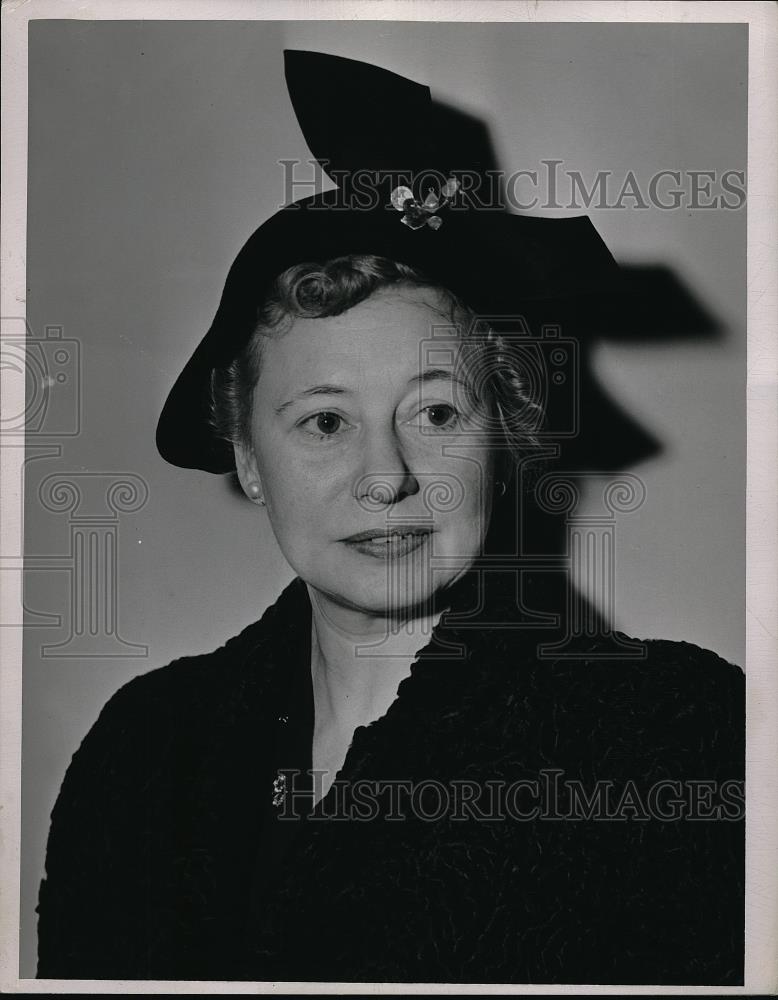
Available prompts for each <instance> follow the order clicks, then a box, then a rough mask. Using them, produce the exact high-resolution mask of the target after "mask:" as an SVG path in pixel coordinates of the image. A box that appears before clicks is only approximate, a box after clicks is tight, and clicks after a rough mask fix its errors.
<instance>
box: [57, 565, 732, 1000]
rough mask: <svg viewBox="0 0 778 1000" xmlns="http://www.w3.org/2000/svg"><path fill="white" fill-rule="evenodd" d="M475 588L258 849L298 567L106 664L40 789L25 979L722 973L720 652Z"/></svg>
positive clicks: (727, 911)
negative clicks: (304, 805) (317, 790)
mask: <svg viewBox="0 0 778 1000" xmlns="http://www.w3.org/2000/svg"><path fill="white" fill-rule="evenodd" d="M463 592H465V593H466V588H465V590H464V591H463ZM473 594H474V592H471V593H470V598H472V597H473ZM478 603H479V602H475V603H474V604H473V606H472V608H471V613H470V615H469V616H468V617H466V618H462V617H460V619H459V621H458V623H455V622H454V621H453V620H451V619H447V618H446V616H444V619H443V621H442V622H441V624H440V625H439V626H438V627H437V628H436V630H435V633H434V636H433V639H432V641H431V642H430V643H429V644H428V645H427V646H426V647H425V648H424V649H423V650H422V651H421V652H420V654H419V656H418V657H417V659H416V661H415V663H414V665H413V668H412V672H411V675H410V677H408V678H407V679H406V680H405V681H403V682H402V684H401V685H400V689H399V692H398V697H397V699H396V700H395V702H394V703H393V704H392V706H391V707H390V709H389V710H388V712H387V713H386V715H384V716H383V717H382V718H381V719H379V720H377V721H376V722H374V723H372V724H371V725H369V726H367V727H360V728H358V729H357V730H356V732H355V734H354V737H353V741H352V744H351V747H350V749H349V752H348V755H347V758H346V761H345V764H344V766H343V769H342V770H341V772H340V774H339V778H338V782H337V783H336V786H335V788H334V790H333V791H332V792H331V793H330V794H328V795H327V796H326V797H325V799H324V800H323V801H322V802H321V803H319V805H318V806H317V807H316V809H315V810H314V813H313V814H312V815H311V816H309V817H308V818H307V819H306V820H305V821H304V822H302V821H301V822H297V823H295V824H293V827H294V832H293V833H291V834H289V835H288V836H287V834H285V833H284V834H282V835H281V839H282V840H284V838H286V847H285V848H284V849H283V850H281V849H278V850H276V847H274V846H273V845H274V844H275V843H276V842H275V841H273V840H272V837H271V838H270V839H269V838H268V834H267V830H268V828H269V825H271V826H272V825H273V824H277V823H278V820H277V816H276V815H274V812H273V809H274V807H273V806H272V804H271V799H272V790H273V781H274V778H275V777H276V769H277V768H278V767H279V766H280V764H279V759H278V741H279V730H280V724H279V721H278V720H279V717H284V713H285V712H288V711H289V705H290V697H291V695H290V677H291V676H292V675H293V674H294V672H295V670H297V671H298V676H299V671H300V670H303V672H305V671H307V670H308V664H309V659H308V658H309V655H310V614H311V611H310V603H309V600H308V596H307V592H306V589H305V587H304V585H303V584H302V583H301V582H300V581H299V580H298V581H295V582H294V583H292V584H290V586H289V587H288V588H287V590H286V591H285V592H284V593H283V594H282V596H281V597H280V599H279V600H278V602H277V603H276V604H275V605H274V606H273V607H272V608H270V609H269V610H268V611H267V612H266V613H265V614H264V616H263V617H262V619H261V621H259V622H257V623H255V624H254V625H252V626H250V627H249V628H247V629H246V630H245V631H244V632H243V633H241V634H240V635H239V636H237V637H235V638H233V639H231V640H230V641H229V642H228V643H226V645H224V646H223V647H222V648H221V649H219V650H217V651H216V652H214V653H212V654H209V655H203V656H196V657H187V658H184V659H181V660H178V661H176V662H174V663H172V664H170V665H168V666H166V667H164V668H162V669H159V670H154V671H152V672H150V673H148V674H145V675H143V676H141V677H138V678H137V679H135V680H133V681H131V682H130V683H129V684H127V685H125V686H124V687H123V688H122V689H121V690H120V691H119V692H118V693H117V694H116V695H115V696H114V697H113V698H112V699H111V700H110V702H109V703H108V705H107V706H106V707H105V708H104V710H103V712H102V714H101V715H100V718H99V720H98V721H97V723H96V724H95V726H94V727H93V729H92V731H91V732H90V733H89V735H88V736H87V738H86V739H85V740H84V742H83V744H82V745H81V747H80V749H79V750H78V751H77V753H76V754H75V756H74V759H73V761H72V763H71V765H70V768H69V770H68V772H67V776H66V778H65V781H64V783H63V787H62V790H61V792H60V796H59V799H58V801H57V804H56V806H55V809H54V812H53V816H52V825H51V833H50V839H49V846H48V854H47V865H46V878H45V879H44V881H43V883H42V885H41V892H40V901H39V914H40V922H39V939H40V947H39V968H38V974H39V976H43V977H63V978H69V977H80V978H98V979H108V978H138V979H142V978H158V979H213V980H224V979H229V980H292V981H300V980H302V981H306V980H322V981H352V982H353V981H364V982H425V981H426V982H449V983H460V982H465V983H469V982H486V983H619V984H621V983H623V984H627V983H648V984H676V985H680V984H695V983H696V984H716V985H723V984H727V985H734V984H737V983H742V981H743V979H742V976H743V822H742V780H743V767H744V743H743V740H744V701H743V675H742V672H741V671H740V670H739V669H738V668H737V667H734V666H732V665H731V664H728V663H726V662H724V661H723V660H721V659H720V658H719V657H717V656H716V655H715V654H713V653H711V652H707V651H704V650H701V649H699V648H698V647H696V646H692V645H689V644H687V643H678V642H666V641H650V642H647V643H645V645H644V647H643V652H644V655H642V656H639V657H637V658H634V657H629V656H627V655H625V653H626V650H627V647H625V646H624V640H625V637H622V636H619V635H615V636H609V637H599V638H589V639H581V638H579V639H576V640H573V643H572V645H571V644H570V643H567V644H566V645H563V646H561V647H559V650H558V652H557V653H556V654H555V653H554V652H553V651H550V652H549V651H548V650H546V651H545V653H544V652H543V651H542V650H541V651H540V652H539V645H538V644H539V643H544V642H547V641H548V639H549V636H547V635H546V634H545V633H539V632H538V631H536V630H531V629H527V628H518V627H515V625H516V619H517V611H516V607H515V603H514V601H513V595H512V594H510V595H508V596H505V595H503V597H502V598H501V599H500V600H497V601H495V600H490V601H489V602H486V604H483V602H481V606H480V608H479V607H477V605H478ZM464 607H465V605H463V608H464ZM473 608H475V610H473ZM512 626H513V627H512ZM563 654H564V655H563ZM573 654H574V655H573ZM550 789H553V790H554V794H553V795H549V794H548V793H549V790H550ZM388 817H389V818H388ZM391 817H394V818H391ZM289 829H291V827H290V828H289Z"/></svg>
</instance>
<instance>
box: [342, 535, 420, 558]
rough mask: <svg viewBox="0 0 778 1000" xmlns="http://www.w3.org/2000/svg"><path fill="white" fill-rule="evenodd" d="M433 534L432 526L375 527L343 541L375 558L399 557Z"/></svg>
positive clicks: (418, 545) (417, 546)
mask: <svg viewBox="0 0 778 1000" xmlns="http://www.w3.org/2000/svg"><path fill="white" fill-rule="evenodd" d="M431 534H432V529H431V528H403V529H400V528H397V529H396V530H392V531H386V530H382V529H375V530H371V531H360V532H359V533H358V534H355V535H350V536H349V537H348V538H344V539H343V541H344V542H345V544H346V545H348V546H349V548H352V549H356V550H357V552H361V553H363V555H366V556H373V558H374V559H398V558H400V557H401V556H405V555H407V554H408V553H409V552H413V551H414V550H415V549H418V548H420V547H421V546H422V545H424V543H425V542H426V541H427V539H428V538H429V537H430V535H431Z"/></svg>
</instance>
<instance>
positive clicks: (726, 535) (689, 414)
mask: <svg viewBox="0 0 778 1000" xmlns="http://www.w3.org/2000/svg"><path fill="white" fill-rule="evenodd" d="M285 47H290V48H309V49H315V50H319V51H324V52H331V53H334V54H338V55H343V56H348V57H351V58H357V59H363V60H365V61H367V62H374V63H376V64H378V65H382V66H385V67H386V68H388V69H392V70H394V71H396V72H398V73H401V74H403V75H406V76H408V77H411V78H412V79H416V80H420V81H423V82H426V83H428V84H429V85H430V86H431V88H432V90H433V93H434V94H435V95H438V96H440V97H441V98H443V99H445V100H446V101H448V102H449V103H451V104H453V105H456V106H459V107H461V108H463V109H464V110H467V111H470V112H472V113H474V114H477V115H479V116H480V117H483V118H484V119H485V120H486V121H487V123H488V124H489V126H490V128H491V131H492V137H493V140H494V143H495V147H496V153H497V157H498V161H499V163H500V164H501V165H502V166H503V167H505V168H506V169H509V170H510V169H538V167H539V164H540V161H541V160H543V159H550V158H555V159H561V160H564V161H565V167H567V168H569V169H574V170H579V171H580V172H581V173H582V174H583V175H584V177H588V178H591V177H593V176H594V174H595V173H596V171H597V170H603V169H607V170H612V171H613V172H614V176H615V177H617V178H619V177H623V176H624V175H625V174H626V173H627V171H629V170H633V171H635V173H636V175H637V176H638V177H639V178H641V179H642V180H643V182H644V183H647V181H648V179H649V178H650V176H651V175H652V174H653V173H655V172H656V171H658V170H663V169H671V170H682V171H684V170H714V171H717V172H719V173H722V172H724V171H726V170H745V167H746V126H747V119H746V94H747V28H746V27H745V26H742V25H704V26H701V25H637V24H635V25H615V24H614V25H592V24H587V25H579V24H533V25H528V24H456V25H454V24H448V25H446V24H423V23H414V24H408V23H405V24H403V23H395V24H392V23H385V22H358V23H357V22H293V23H278V22H251V23H238V22H227V23H218V22H189V23H187V22H180V23H174V22H151V23H141V22H100V23H98V22H89V21H68V22H66V21H46V22H37V23H32V24H31V25H30V49H29V67H30V75H29V84H30V91H29V115H30V122H29V125H30V131H29V191H28V205H29V209H28V321H29V324H30V327H31V329H32V331H33V333H34V334H35V335H36V336H42V335H43V331H44V329H45V327H46V326H52V325H54V326H60V327H62V330H63V336H64V337H66V338H72V339H74V340H76V341H78V343H79V346H80V351H81V355H80V396H79V400H78V405H79V407H80V414H81V429H80V433H79V434H78V435H76V436H73V437H66V438H65V437H63V438H61V439H60V440H59V442H58V443H59V444H60V445H61V454H60V456H59V457H51V458H46V457H41V458H39V459H36V460H34V461H33V460H29V459H28V467H27V478H26V506H25V547H26V554H27V556H28V557H31V558H32V559H37V561H38V562H37V565H38V566H39V569H38V570H37V571H36V572H29V573H28V574H27V580H26V590H25V601H26V606H27V607H28V608H31V609H33V610H34V611H36V612H45V613H49V614H52V615H58V616H60V618H61V627H59V628H58V627H48V628H43V627H39V626H37V625H34V624H31V625H30V627H29V628H28V630H27V632H26V636H25V662H24V733H23V739H24V743H23V831H22V844H23V858H22V865H23V870H22V914H21V919H22V954H21V975H22V976H23V977H24V976H32V975H34V968H35V914H34V907H35V904H36V897H37V886H38V882H39V880H40V877H41V874H42V866H43V858H44V850H45V838H46V834H47V829H48V818H49V813H50V810H51V807H52V805H53V802H54V798H55V796H56V792H57V789H58V787H59V784H60V782H61V780H62V776H63V774H64V771H65V768H66V766H67V763H68V761H69V759H70V756H71V754H72V753H73V751H74V750H75V749H76V747H77V746H78V744H79V742H80V740H81V739H82V737H83V735H84V734H85V732H86V731H87V729H88V728H89V726H90V725H91V723H92V722H93V721H94V719H95V718H96V716H97V713H98V712H99V710H100V707H101V706H102V705H103V704H104V702H105V701H106V700H107V698H108V697H109V696H110V695H111V694H112V693H113V692H114V691H115V690H116V689H117V688H118V687H119V686H120V685H121V684H122V683H124V682H125V681H126V680H127V679H129V678H130V677H132V676H134V675H135V674H137V673H140V672H142V671H145V670H148V669H151V668H152V667H155V666H159V665H161V664H163V663H165V662H168V661H169V660H171V659H173V658H174V657H176V656H180V655H183V654H186V653H194V652H202V651H207V650H210V649H212V648H214V647H216V646H217V645H220V644H221V643H222V642H223V641H224V639H226V638H227V637H229V636H230V635H232V634H234V633H235V632H237V631H239V630H240V629H241V628H242V627H243V626H244V625H245V624H247V623H248V622H249V621H251V620H253V619H255V618H256V617H257V616H258V615H259V613H260V612H261V611H262V610H263V609H264V608H265V607H266V606H267V605H268V604H269V603H270V602H271V601H272V600H273V599H274V597H275V596H276V595H277V594H278V592H279V591H280V589H281V587H282V586H283V584H285V583H286V582H287V580H289V579H290V578H291V571H290V570H289V569H288V567H286V566H285V564H284V562H283V559H282V557H281V556H280V554H279V553H278V551H277V549H276V547H275V543H274V541H273V539H272V536H271V533H270V529H269V526H268V525H267V523H266V521H265V520H264V516H263V515H262V514H261V512H259V511H258V510H257V508H255V507H254V506H253V505H250V504H248V503H246V502H245V501H241V500H240V499H239V498H237V497H236V496H234V495H233V494H232V493H231V492H230V491H229V490H228V488H227V487H226V484H225V482H224V481H223V480H221V479H220V478H219V477H211V476H208V475H207V474H205V473H195V472H187V471H184V470H179V469H175V468H172V467H169V466H167V465H165V463H164V462H163V461H162V460H161V459H160V458H159V457H158V456H157V453H156V451H155V448H154V430H155V426H156V420H157V416H158V413H159V409H160V407H161V405H162V402H163V400H164V397H165V395H166V393H167V391H168V389H169V388H170V385H171V384H172V382H173V381H174V379H175V377H176V375H177V373H178V371H179V369H180V367H181V365H182V364H183V362H184V361H185V360H186V358H187V357H188V355H189V353H190V352H191V350H192V349H193V347H194V345H195V343H196V341H197V340H198V339H199V338H200V336H201V335H202V334H203V333H204V332H205V330H206V328H207V327H208V325H209V324H210V321H211V319H212V317H213V313H214V312H215V309H216V306H217V304H218V299H219V296H220V294H221V289H222V285H223V281H224V277H225V275H226V271H227V268H228V267H229V265H230V263H231V262H232V260H233V258H234V256H235V254H236V252H237V250H238V249H239V247H240V246H241V245H242V243H243V242H244V240H245V239H246V238H247V236H248V235H249V234H250V233H251V231H252V230H253V229H254V228H256V226H257V225H258V224H259V223H260V222H262V221H263V220H264V219H266V218H267V217H268V216H270V215H271V214H272V213H273V212H274V211H275V210H276V209H277V208H278V207H279V206H280V204H281V203H282V202H283V200H284V184H283V175H282V172H281V169H280V168H279V166H278V160H279V159H282V158H283V159H292V158H299V159H307V158H308V156H309V153H308V150H307V148H306V146H305V143H304V141H303V138H302V136H301V134H300V132H299V129H298V126H297V124H296V120H295V117H294V113H293V111H292V108H291V105H290V103H289V101H288V97H287V95H286V88H285V84H284V79H283V62H282V50H283V49H284V48H285ZM344 113H345V114H347V113H348V108H344ZM546 214H555V213H552V212H548V213H546ZM559 214H579V213H576V212H561V213H559ZM588 214H590V215H591V217H592V219H593V221H594V223H595V225H596V227H597V229H598V230H599V232H600V233H601V235H602V236H603V238H604V239H605V241H606V243H607V244H608V246H609V247H610V249H611V251H612V252H613V253H614V255H615V256H616V258H617V260H619V261H622V262H623V263H626V264H657V263H660V264H664V265H667V266H669V267H671V268H673V269H674V271H675V272H676V274H677V275H678V276H679V277H680V278H681V279H682V280H683V282H684V283H685V284H686V286H687V287H688V288H689V290H690V291H691V292H692V293H693V294H694V295H695V296H697V297H698V298H699V299H700V300H701V301H702V302H703V303H704V304H705V306H706V308H707V309H709V310H710V312H711V313H712V314H713V316H714V317H715V318H716V320H717V321H718V322H719V323H720V324H721V328H722V333H721V335H720V336H718V337H717V338H716V339H714V340H707V339H706V340H689V339H684V340H679V341H678V342H659V343H633V344H624V343H619V344H616V343H607V344H603V345H601V347H599V348H598V350H597V353H596V356H595V363H596V371H597V373H598V375H599V377H600V379H601V380H602V382H603V383H604V385H605V386H606V387H607V390H608V392H609V393H610V394H611V395H612V396H613V397H614V398H615V399H616V400H617V401H619V402H620V403H622V404H623V405H624V406H625V408H626V409H627V410H628V412H629V413H630V414H631V415H632V416H633V417H634V418H635V419H636V420H637V421H638V422H639V423H640V424H641V425H642V426H644V427H645V428H647V429H648V430H649V431H650V432H651V433H652V434H654V435H655V436H656V437H658V438H659V439H660V440H661V441H662V443H663V451H662V453H661V454H660V455H658V456H656V457H654V458H652V459H651V460H649V461H645V462H643V463H641V464H640V465H638V466H637V467H636V468H634V469H632V470H631V471H632V472H634V473H636V474H637V475H639V476H640V477H641V479H642V480H643V482H644V483H645V486H646V489H647V499H646V503H645V504H644V505H643V507H642V508H641V509H640V511H639V512H637V513H636V514H633V515H626V516H625V517H624V518H623V520H622V521H620V522H619V525H618V550H617V581H616V582H617V589H616V592H617V605H616V607H617V623H618V625H619V626H620V627H621V628H622V629H624V630H625V631H627V632H629V633H630V634H632V635H636V636H639V637H643V638H649V637H658V636H664V637H667V638H673V639H686V640H689V641H692V642H696V643H698V644H699V645H703V646H707V647H709V648H712V649H714V650H716V651H717V652H719V653H720V654H721V655H723V656H725V657H727V658H728V659H731V660H734V661H736V662H740V663H742V662H743V658H744V630H745V603H744V596H745V590H744V588H745V550H744V529H745V459H746V454H745V347H746V344H745V294H746V253H745V233H746V230H745V226H746V211H745V209H741V210H739V211H726V210H692V209H689V208H683V209H678V210H675V211H662V210H660V209H657V208H653V207H652V208H649V209H647V210H637V209H634V208H625V209H622V210H615V209H600V210H598V209H592V210H591V211H590V212H589V213H588ZM30 454H31V453H30ZM84 472H104V473H107V474H114V473H115V474H122V473H132V474H134V475H136V476H140V477H142V479H143V480H144V481H145V482H146V484H147V486H148V491H149V498H148V501H147V502H146V504H145V505H144V506H143V507H142V508H141V509H140V510H138V511H136V512H135V513H128V514H124V515H121V516H120V517H119V518H118V521H117V525H116V527H117V537H118V541H119V548H118V555H117V562H116V566H117V571H116V579H115V581H114V583H113V584H112V586H114V585H115V587H116V588H117V592H118V616H119V631H120V633H121V636H122V637H123V638H124V639H125V640H127V641H128V642H134V643H138V644H143V645H145V646H146V647H147V649H148V651H147V655H145V656H135V657H122V656H119V657H113V658H107V657H102V656H96V657H95V656H84V657H80V658H62V657H57V656H50V655H48V656H44V655H42V646H43V645H45V644H51V643H56V642H60V641H62V640H63V639H65V638H66V637H67V635H68V632H69V628H70V624H71V618H72V608H73V595H72V593H71V590H70V581H71V579H72V577H70V576H69V574H68V572H67V571H63V567H64V566H66V564H67V562H68V556H69V553H70V544H71V542H70V530H71V528H70V525H69V521H68V516H67V513H55V512H52V511H51V510H49V509H46V508H45V507H44V506H43V505H42V504H41V502H40V500H39V494H38V489H39V486H40V484H41V482H42V481H43V480H44V479H45V478H46V477H47V476H49V475H51V474H53V473H62V474H63V475H65V476H67V474H71V473H76V474H78V473H84ZM47 557H51V559H50V561H51V564H52V567H54V566H56V567H57V568H56V569H55V568H52V569H51V570H50V571H46V568H45V567H46V559H47ZM31 622H32V619H31Z"/></svg>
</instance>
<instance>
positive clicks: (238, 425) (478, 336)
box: [211, 254, 544, 462]
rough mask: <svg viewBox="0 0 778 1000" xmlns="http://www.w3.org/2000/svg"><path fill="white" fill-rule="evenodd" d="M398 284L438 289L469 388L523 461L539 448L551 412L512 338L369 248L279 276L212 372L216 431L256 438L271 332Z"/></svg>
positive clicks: (230, 437)
mask: <svg viewBox="0 0 778 1000" xmlns="http://www.w3.org/2000/svg"><path fill="white" fill-rule="evenodd" d="M393 287H396V288H402V287H412V288H430V289H432V290H434V291H435V292H437V293H438V296H439V301H440V304H441V315H442V316H443V317H444V318H445V319H446V320H447V322H449V323H451V324H452V325H453V326H455V327H456V328H457V330H458V331H459V336H460V337H461V340H462V345H463V350H462V352H461V361H462V363H463V365H464V368H465V372H466V375H467V382H468V384H469V385H470V387H471V390H470V391H471V392H472V394H473V396H474V399H475V401H476V402H478V403H480V404H482V405H483V406H484V407H485V409H486V410H487V411H488V412H489V414H490V415H491V421H490V423H491V425H492V427H493V431H494V433H495V435H496V436H497V438H498V439H500V440H501V443H502V444H503V446H504V447H506V448H507V450H508V452H509V453H510V455H511V456H512V458H513V460H514V461H516V462H519V461H521V459H522V458H523V457H524V456H526V455H527V454H528V453H529V452H532V451H533V450H535V449H536V448H537V446H538V438H537V435H538V432H539V430H540V429H541V427H542V424H543V421H544V414H543V410H542V407H541V406H540V404H539V402H538V401H537V400H536V399H534V398H533V397H532V394H531V392H530V386H529V379H528V376H527V366H526V362H525V360H522V357H521V355H520V353H518V352H517V351H516V350H515V349H513V348H512V347H511V345H510V342H509V340H508V339H506V337H505V336H503V335H501V334H500V333H498V332H497V331H495V330H494V329H493V328H492V327H491V326H490V325H489V324H488V323H484V322H481V321H480V320H479V318H478V316H477V315H476V314H475V313H474V312H473V311H472V310H471V309H470V308H469V307H468V306H466V305H465V303H463V302H462V300H461V299H460V298H459V297H458V296H456V295H455V294H454V293H453V292H451V291H450V290H449V289H447V288H443V287H441V286H440V285H438V284H437V283H435V282H434V281H431V280H429V279H428V278H427V277H426V276H425V275H424V274H422V273H421V272H420V271H418V270H416V269H415V268H412V267H410V266H408V265H407V264H401V263H398V262H396V261H393V260H388V259H387V258H385V257H376V256H372V255H367V254H352V255H349V256H345V257H337V258H335V259H333V260H329V261H326V262H325V263H303V264H296V265H295V266H294V267H290V268H288V269H287V270H286V271H284V272H283V273H282V274H280V275H279V276H278V277H277V278H276V279H275V281H274V283H273V286H272V288H271V290H270V293H269V295H268V296H267V297H266V298H265V300H264V302H263V303H262V305H261V306H260V307H259V309H258V310H257V322H256V325H255V327H254V330H253V333H252V336H251V337H250V339H249V341H248V343H247V344H246V346H245V347H244V348H243V350H242V351H241V352H240V353H239V354H238V356H237V357H236V358H235V359H234V360H233V361H232V362H231V363H230V364H229V365H227V366H225V367H224V368H217V369H214V371H213V372H212V376H211V393H212V399H211V425H212V427H213V430H214V432H215V433H216V434H217V435H218V436H219V437H220V438H222V439H224V440H226V441H229V442H232V443H243V444H246V443H248V442H249V441H250V440H251V415H252V411H253V406H254V392H255V388H256V385H257V381H258V379H259V375H260V371H261V366H262V351H263V346H264V343H265V342H266V340H267V338H268V337H274V336H278V335H281V334H283V333H284V332H285V331H286V330H288V329H289V327H291V325H292V324H293V323H294V321H295V319H297V318H302V317H304V318H306V319H312V318H320V317H325V316H338V315H340V314H341V313H344V312H346V310H348V309H351V308H352V307H353V306H356V305H358V304H359V303H360V302H364V301H365V299H368V298H369V297H370V296H371V295H373V294H374V293H375V292H378V291H380V290H382V289H385V288H393Z"/></svg>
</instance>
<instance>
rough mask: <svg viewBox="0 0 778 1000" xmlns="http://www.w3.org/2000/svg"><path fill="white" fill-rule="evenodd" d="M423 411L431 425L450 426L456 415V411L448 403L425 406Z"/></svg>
mask: <svg viewBox="0 0 778 1000" xmlns="http://www.w3.org/2000/svg"><path fill="white" fill-rule="evenodd" d="M422 412H423V413H426V415H427V419H428V420H429V422H430V424H432V426H433V427H451V426H452V424H454V423H455V422H456V419H457V417H458V413H457V411H456V410H455V409H454V407H453V406H449V405H448V403H436V404H435V405H434V406H425V407H424V410H423V411H422Z"/></svg>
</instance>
